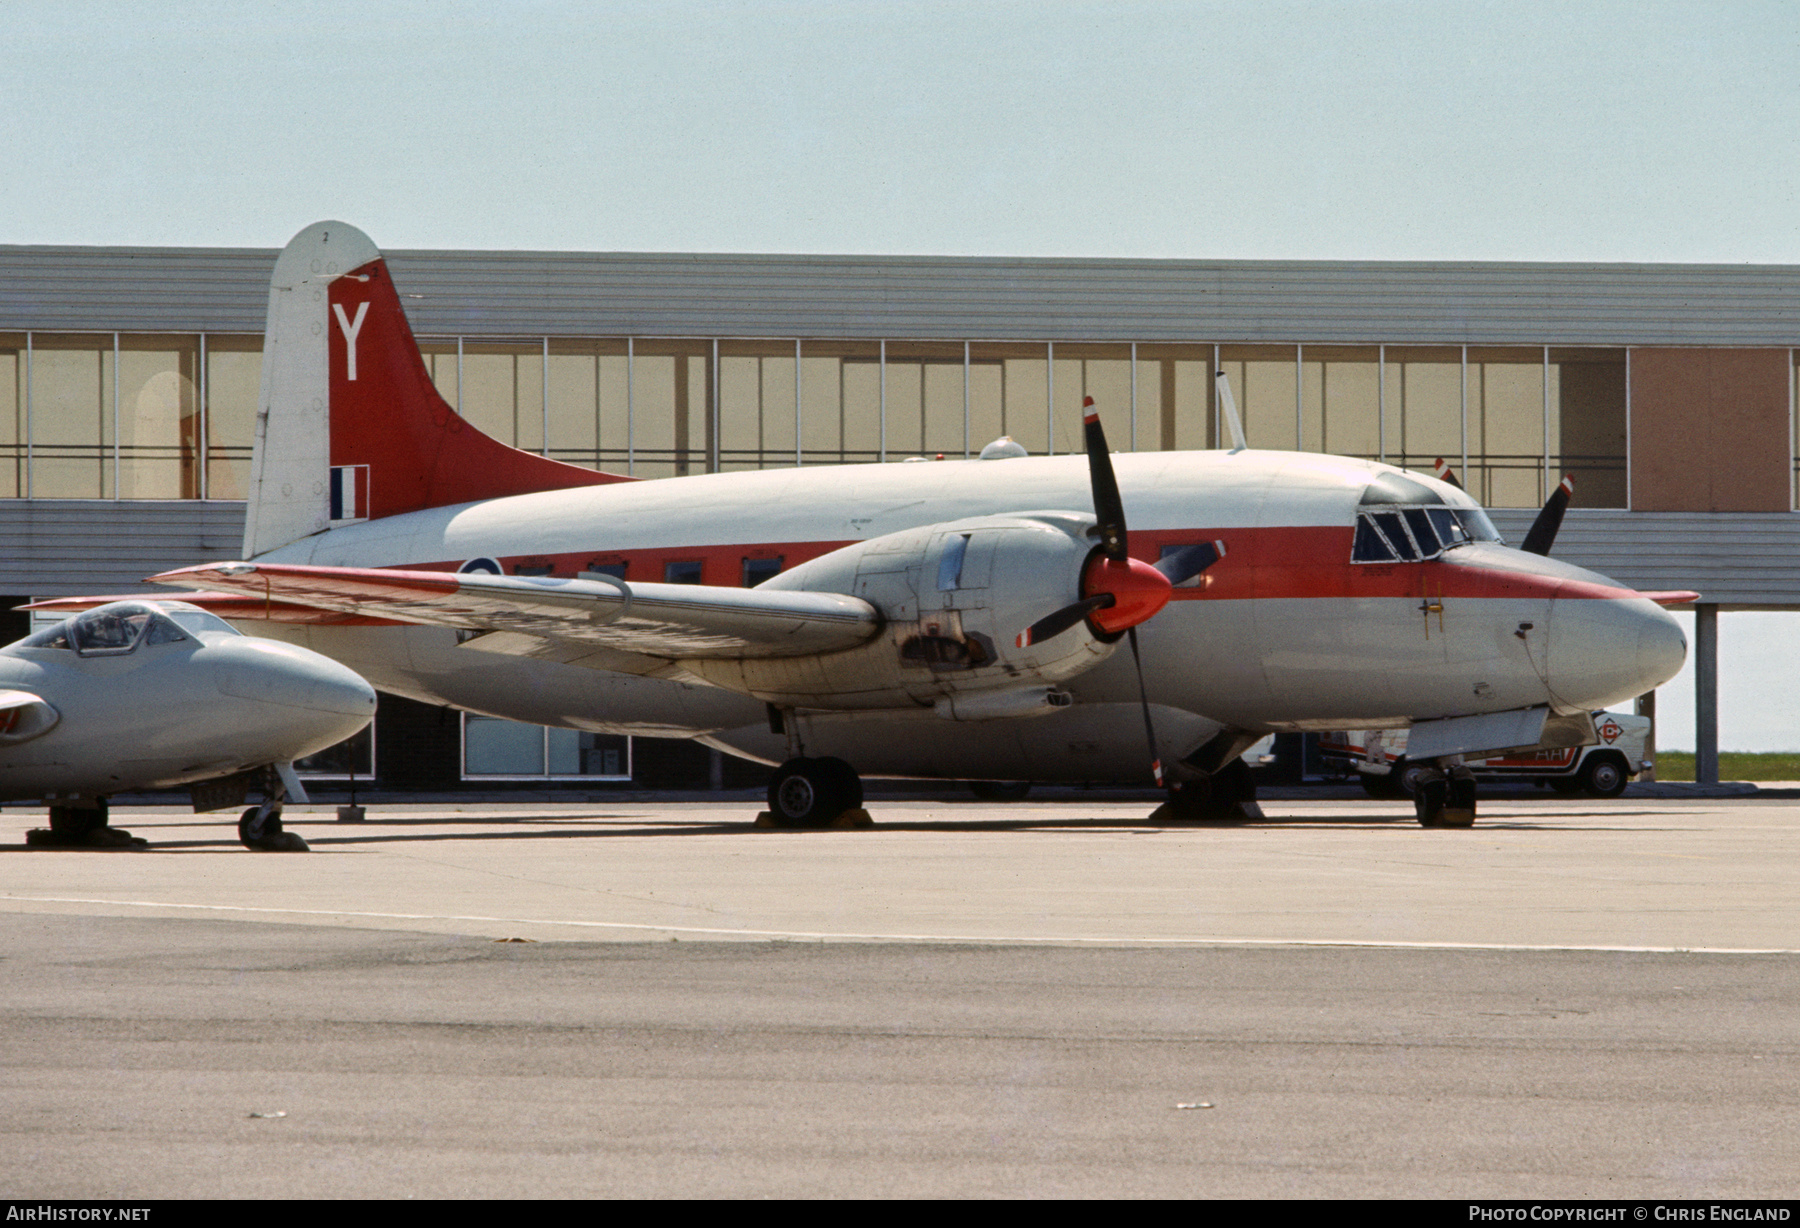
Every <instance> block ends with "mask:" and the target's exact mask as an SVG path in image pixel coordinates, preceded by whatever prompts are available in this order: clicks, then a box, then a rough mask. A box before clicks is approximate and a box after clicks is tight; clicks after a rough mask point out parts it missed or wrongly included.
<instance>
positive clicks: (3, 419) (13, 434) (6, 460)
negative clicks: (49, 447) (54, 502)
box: [0, 333, 25, 499]
mask: <svg viewBox="0 0 1800 1228" xmlns="http://www.w3.org/2000/svg"><path fill="white" fill-rule="evenodd" d="M24 493H25V334H24V333H0V499H11V498H15V497H17V496H19V495H23V494H24Z"/></svg>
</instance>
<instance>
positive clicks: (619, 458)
mask: <svg viewBox="0 0 1800 1228" xmlns="http://www.w3.org/2000/svg"><path fill="white" fill-rule="evenodd" d="M626 368H627V364H626V343H625V341H624V339H623V338H616V339H615V338H610V337H601V338H592V339H589V338H554V337H553V338H551V340H550V455H551V456H552V457H553V458H554V459H556V460H559V461H563V462H565V463H567V464H571V465H582V466H585V467H586V468H589V469H604V470H607V471H609V472H613V473H625V472H627V471H628V469H629V467H630V464H631V461H630V457H629V452H628V448H627V444H628V441H629V436H628V431H627V423H628V419H629V417H630V412H629V411H630V409H631V406H629V405H628V404H627V403H626V402H627V398H626V393H627V392H628V388H627V380H626Z"/></svg>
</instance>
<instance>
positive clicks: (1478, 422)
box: [0, 332, 1629, 507]
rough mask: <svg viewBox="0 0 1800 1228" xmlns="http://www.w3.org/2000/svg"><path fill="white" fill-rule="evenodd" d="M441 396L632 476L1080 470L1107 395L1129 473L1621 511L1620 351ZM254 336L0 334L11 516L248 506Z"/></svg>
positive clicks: (1503, 349)
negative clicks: (1355, 468) (921, 468)
mask: <svg viewBox="0 0 1800 1228" xmlns="http://www.w3.org/2000/svg"><path fill="white" fill-rule="evenodd" d="M420 346H421V350H422V351H423V354H424V358H425V363H426V366H427V369H428V370H429V372H430V374H431V378H432V379H433V381H434V382H435V384H436V385H437V387H438V389H439V390H440V392H442V394H443V396H444V398H445V399H446V400H447V401H448V402H449V403H450V404H451V405H452V406H454V407H455V408H456V409H457V411H458V412H459V413H461V414H462V415H463V416H465V417H467V418H468V419H469V420H470V421H471V422H473V423H474V424H475V425H476V426H477V427H479V428H480V429H481V430H483V431H484V432H486V433H488V434H491V435H493V436H495V437H496V438H499V439H501V440H503V441H505V442H507V443H509V444H512V445H513V446H515V447H519V448H524V449H526V450H529V451H533V452H540V453H543V454H545V455H548V456H551V457H554V458H556V459H558V460H562V461H567V462H569V463H572V464H577V465H584V466H588V467H591V468H598V469H606V470H611V471H616V472H623V473H629V474H632V475H634V476H638V477H665V476H674V475H679V474H688V473H702V472H716V471H721V470H735V469H757V468H768V467H775V466H784V465H796V464H798V465H807V464H845V463H857V462H876V461H885V460H897V459H901V458H903V457H906V456H912V455H926V456H932V455H940V454H941V455H945V456H968V455H971V454H972V453H974V452H978V451H979V450H980V449H981V447H982V446H983V445H984V444H986V443H988V442H989V441H991V440H993V439H995V438H998V437H999V436H1001V435H1010V436H1012V438H1014V439H1015V440H1017V441H1018V442H1019V443H1021V444H1022V445H1024V446H1025V447H1026V448H1027V449H1028V450H1029V451H1031V452H1032V453H1034V454H1045V453H1065V452H1077V451H1080V450H1081V446H1082V435H1081V418H1082V412H1081V405H1082V400H1083V398H1084V397H1086V396H1092V397H1094V398H1095V400H1096V401H1097V402H1098V403H1099V405H1100V407H1101V409H1102V412H1103V413H1104V414H1105V415H1106V421H1107V426H1108V436H1109V438H1110V439H1111V440H1112V441H1113V443H1114V446H1115V447H1118V448H1120V449H1122V450H1132V451H1142V450H1174V449H1189V448H1210V447H1217V446H1220V441H1221V440H1222V439H1223V440H1229V432H1228V430H1226V429H1223V424H1222V423H1221V420H1220V409H1219V403H1218V397H1217V394H1216V391H1215V387H1214V382H1213V379H1212V372H1213V371H1215V370H1222V371H1224V372H1225V373H1226V374H1227V376H1228V377H1229V378H1230V381H1231V384H1232V388H1233V390H1234V393H1235V395H1236V399H1237V402H1238V405H1239V407H1240V409H1241V412H1242V415H1243V419H1244V427H1245V433H1246V436H1247V438H1248V441H1249V443H1250V445H1251V446H1252V447H1259V448H1282V449H1289V448H1293V449H1299V450H1302V451H1318V452H1334V453H1339V454H1342V455H1349V456H1360V457H1366V458H1368V459H1372V460H1384V461H1388V462H1390V463H1393V464H1398V465H1402V466H1405V467H1408V468H1413V469H1424V470H1428V469H1430V467H1431V466H1432V465H1433V463H1434V462H1435V461H1436V459H1437V458H1439V457H1443V458H1445V459H1447V460H1449V461H1450V462H1451V463H1452V464H1453V465H1455V466H1457V468H1458V471H1459V475H1460V476H1461V478H1462V480H1463V481H1464V483H1465V484H1466V485H1467V486H1468V487H1469V488H1470V490H1471V491H1472V493H1474V494H1475V495H1476V496H1477V497H1478V498H1480V499H1481V500H1482V501H1483V502H1484V503H1486V504H1488V505H1489V506H1494V507H1529V506H1533V505H1535V504H1538V503H1541V502H1542V501H1543V499H1544V498H1545V496H1546V495H1547V494H1548V493H1549V490H1550V489H1551V488H1552V487H1554V485H1555V483H1556V481H1557V480H1559V479H1560V477H1561V475H1562V474H1564V473H1573V474H1575V475H1576V486H1577V490H1578V491H1579V492H1580V494H1579V498H1578V501H1579V503H1581V504H1582V505H1584V506H1590V507H1624V506H1626V497H1627V489H1626V419H1627V397H1628V383H1629V381H1628V377H1627V369H1628V363H1627V355H1626V351H1625V350H1624V349H1617V348H1593V347H1589V348H1560V347H1545V346H1492V347H1490V346H1398V345H1387V346H1383V345H1368V346H1323V345H1319V346H1314V345H1231V344H1212V343H1200V344H1191V345H1177V344H1163V343H1157V344H1150V343H1141V344H1081V343H1074V342H1054V343H1050V342H987V341H981V342H976V341H967V342H965V341H945V342H921V341H833V340H814V339H801V340H768V341H764V340H743V339H724V338H721V339H717V340H708V339H658V338H565V337H548V338H545V337H534V338H518V337H509V338H479V337H423V338H421V339H420ZM261 363H262V339H261V337H260V336H256V335H241V334H210V333H209V334H134V333H99V334H95V333H86V334H72V333H39V332H33V333H13V334H0V496H14V497H18V496H29V497H34V498H87V499H94V498H125V499H181V498H211V499H240V498H243V497H244V495H245V491H246V488H247V483H248V478H249V459H250V449H251V442H252V438H253V434H254V429H255V420H256V398H257V394H258V389H259V383H260V378H261Z"/></svg>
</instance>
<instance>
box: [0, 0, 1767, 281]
mask: <svg viewBox="0 0 1800 1228" xmlns="http://www.w3.org/2000/svg"><path fill="white" fill-rule="evenodd" d="M0 16H3V20H4V28H5V31H6V36H5V38H4V40H0V100H3V101H4V106H5V111H4V114H5V115H6V117H7V122H6V123H5V124H4V125H0V166H3V167H4V168H5V171H4V174H0V217H4V218H5V219H6V223H5V228H4V235H3V237H0V241H6V242H24V243H102V244H112V243H150V244H160V243H170V244H230V245H245V244H247V245H256V246H265V247H272V246H277V245H279V244H280V243H282V242H283V241H284V240H285V238H286V237H287V236H288V235H290V234H292V233H293V232H294V231H295V230H297V229H299V228H300V227H301V226H303V225H305V224H306V223H308V222H311V221H313V220H315V219H317V218H319V217H326V216H334V217H340V218H343V219H344V220H346V221H350V222H354V223H355V224H356V225H358V226H360V227H362V228H363V229H364V230H366V231H368V232H369V233H370V234H371V235H373V236H374V237H375V239H376V241H377V242H378V243H381V244H382V245H384V246H387V247H494V248H525V249H531V248H551V249H586V250H657V251H690V250H691V251H770V252H877V253H950V254H1017V255H1096V256H1182V257H1232V258H1254V257H1294V258H1313V259H1319V258H1340V257H1341V258H1372V259H1387V258H1392V259H1474V260H1508V259H1517V260H1563V259H1570V260H1634V261H1636V260H1684V261H1685V260H1719V261H1762V262H1796V261H1800V210H1797V209H1796V204H1797V203H1800V202H1796V199H1795V186H1796V176H1797V174H1800V171H1797V169H1796V168H1800V159H1797V158H1796V157H1795V153H1796V149H1795V142H1796V134H1797V133H1800V87H1797V84H1796V83H1797V82H1800V71H1797V70H1796V64H1797V63H1800V57H1797V54H1796V53H1797V51H1800V5H1795V4H1792V3H1729V2H1721V0H1713V2H1710V3H1654V2H1645V0H1638V2H1635V3H1589V4H1571V3H1567V2H1566V0H1561V2H1557V3H1532V2H1519V0H1509V2H1507V3H1499V4H1486V3H1465V4H1456V3H1445V2H1443V0H1436V2H1433V3H1412V2H1389V3H1382V2H1380V0H1369V2H1364V3H1302V4H1292V3H1289V4H1282V3H1228V4H1221V3H1189V4H1167V3H1161V4H1158V3H1130V2H1129V0H1123V2H1122V0H1110V2H1108V3H1061V4H1058V3H1040V4H993V3H989V4H983V3H979V2H975V0H955V2H952V3H938V2H935V0H933V2H927V0H917V2H914V3H877V2H863V3H846V2H836V3H833V2H823V0H786V2H779V0H769V2H766V3H679V2H670V0H663V2H659V3H627V2H615V3H595V4H575V3H566V2H561V3H559V2H551V0H539V2H535V3H533V2H512V3H507V2H504V0H499V2H497V0H483V2H482V3H461V2H451V0H432V2H430V3H421V2H406V3H396V2H393V0H388V2H385V3H374V4H371V3H367V0H358V2H356V3H306V2H304V0H284V2H282V3H253V2H240V3H219V2H216V0H215V2H200V0H159V3H158V4H155V5H134V6H125V5H118V4H113V3H81V2H79V0H73V2H72V0H53V2H45V0H8V2H7V3H5V4H4V5H3V6H0Z"/></svg>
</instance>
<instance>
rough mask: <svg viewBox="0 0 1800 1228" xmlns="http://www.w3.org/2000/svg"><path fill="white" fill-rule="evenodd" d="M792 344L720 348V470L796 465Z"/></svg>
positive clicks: (745, 343) (735, 343) (748, 343)
mask: <svg viewBox="0 0 1800 1228" xmlns="http://www.w3.org/2000/svg"><path fill="white" fill-rule="evenodd" d="M794 392H795V390H794V343H793V342H792V341H721V342H720V343H719V467H720V468H721V469H766V468H776V467H780V466H783V465H792V464H793V463H794Z"/></svg>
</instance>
